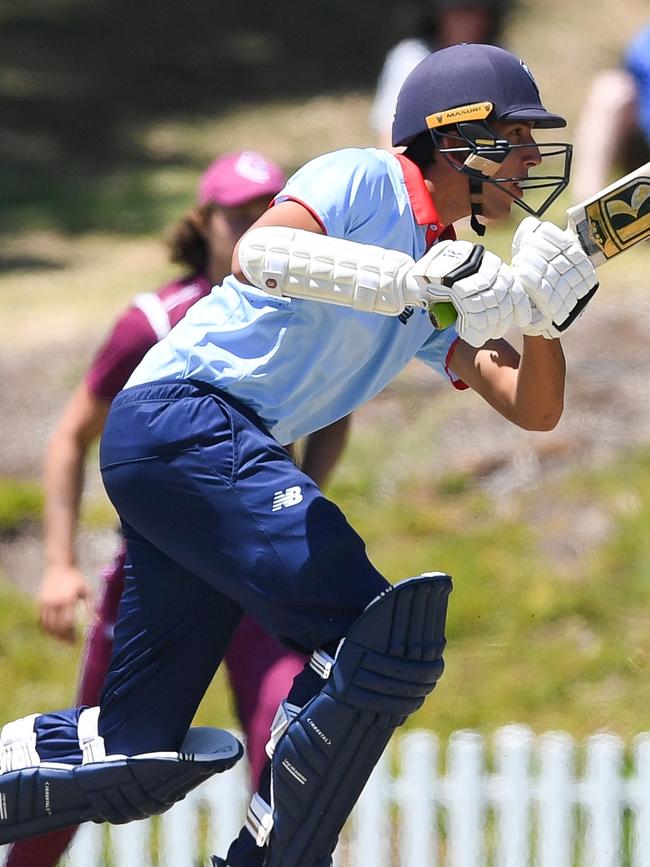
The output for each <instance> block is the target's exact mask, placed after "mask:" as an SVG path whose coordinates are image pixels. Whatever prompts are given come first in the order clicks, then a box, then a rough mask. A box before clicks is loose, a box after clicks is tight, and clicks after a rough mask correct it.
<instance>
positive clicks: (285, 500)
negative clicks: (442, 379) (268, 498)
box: [271, 485, 302, 512]
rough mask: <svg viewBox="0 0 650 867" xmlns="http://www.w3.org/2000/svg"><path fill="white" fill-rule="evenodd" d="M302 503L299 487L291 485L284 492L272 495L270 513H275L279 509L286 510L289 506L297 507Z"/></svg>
mask: <svg viewBox="0 0 650 867" xmlns="http://www.w3.org/2000/svg"><path fill="white" fill-rule="evenodd" d="M298 503H302V489H301V487H300V485H293V487H291V488H287V489H286V491H276V492H275V494H273V506H272V508H271V511H272V512H277V511H279V510H280V509H288V508H289V506H297V505H298Z"/></svg>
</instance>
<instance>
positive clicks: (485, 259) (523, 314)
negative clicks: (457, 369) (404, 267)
mask: <svg viewBox="0 0 650 867" xmlns="http://www.w3.org/2000/svg"><path fill="white" fill-rule="evenodd" d="M410 276H411V277H412V278H413V279H414V281H415V282H416V283H417V285H418V286H419V288H420V297H421V298H422V299H423V300H426V299H428V300H429V301H430V302H431V301H437V300H442V299H444V300H449V301H451V302H452V304H453V305H454V307H455V308H456V310H457V311H458V319H457V321H456V329H457V331H458V334H459V335H460V337H462V338H463V340H465V341H466V342H467V343H470V344H471V345H472V346H477V347H478V346H482V345H483V344H484V343H486V342H487V341H488V340H493V339H496V338H499V337H503V335H504V334H505V333H506V331H507V330H508V328H509V327H510V326H511V325H512V324H513V322H515V319H516V320H517V321H518V322H521V323H522V325H523V324H526V323H528V322H530V317H531V306H530V302H529V300H528V298H527V296H526V295H525V293H524V292H523V290H522V289H521V288H520V287H519V286H518V284H517V281H516V280H515V278H514V275H513V273H512V270H511V269H510V267H509V266H508V265H505V264H504V263H503V262H502V261H501V259H499V257H498V256H495V255H494V253H490V252H488V251H486V250H485V249H484V248H483V247H482V246H481V245H480V244H473V243H472V242H471V241H443V242H441V243H440V244H436V245H435V246H434V247H432V248H431V250H430V251H429V252H428V253H427V254H426V256H423V257H422V259H420V260H419V261H417V262H416V263H415V265H414V266H413V268H412V269H411V271H410Z"/></svg>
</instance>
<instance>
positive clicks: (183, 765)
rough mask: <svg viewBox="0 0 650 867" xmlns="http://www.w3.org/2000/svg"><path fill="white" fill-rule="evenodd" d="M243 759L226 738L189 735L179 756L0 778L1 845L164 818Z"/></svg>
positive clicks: (56, 767) (202, 732)
mask: <svg viewBox="0 0 650 867" xmlns="http://www.w3.org/2000/svg"><path fill="white" fill-rule="evenodd" d="M242 755H243V748H242V745H241V744H240V743H239V741H238V740H237V739H236V738H234V737H233V736H232V735H231V734H230V733H229V732H225V731H222V730H220V729H213V728H192V729H190V730H189V732H188V733H187V735H186V737H185V740H184V741H183V743H182V745H181V748H180V750H179V752H157V753H144V754H142V755H137V756H108V757H106V759H105V760H104V761H98V762H89V763H87V764H82V765H63V764H57V763H54V762H40V763H39V764H37V765H36V766H35V767H27V768H23V769H21V770H18V771H8V772H6V773H3V774H0V843H11V842H13V841H14V840H21V839H23V838H24V837H31V836H34V835H36V834H45V833H47V832H49V831H55V830H57V829H59V828H65V827H67V826H68V825H76V824H78V823H81V822H87V821H93V822H112V823H114V824H122V823H124V822H130V821H132V820H134V819H144V818H146V817H147V816H152V815H155V814H158V813H164V812H165V810H167V809H169V807H171V806H172V805H173V804H175V803H176V801H180V800H181V799H182V798H184V797H185V795H186V794H187V793H188V792H189V791H191V790H192V789H194V788H195V787H196V786H198V785H199V783H201V782H203V780H206V779H208V777H211V776H212V775H213V774H218V773H221V772H222V771H227V770H228V769H229V768H232V767H233V765H235V764H236V763H237V762H238V761H239V759H240V758H241V757H242Z"/></svg>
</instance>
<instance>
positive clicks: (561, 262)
mask: <svg viewBox="0 0 650 867" xmlns="http://www.w3.org/2000/svg"><path fill="white" fill-rule="evenodd" d="M512 253H513V257H512V268H513V270H514V272H515V274H516V276H517V279H518V281H519V283H520V284H521V286H522V288H523V289H524V291H525V292H526V294H527V295H528V296H529V298H530V300H531V302H532V305H533V311H532V317H531V322H530V324H529V325H528V326H525V327H523V328H522V329H521V330H522V332H523V333H524V334H530V335H541V336H542V337H546V338H547V339H549V340H551V339H553V338H556V337H560V335H561V334H562V332H564V331H566V329H567V328H568V327H569V326H570V325H571V324H572V323H573V322H575V320H576V319H577V318H578V317H579V316H580V314H581V313H582V312H583V310H584V309H585V307H586V306H587V304H588V303H589V301H591V299H592V298H593V296H594V295H595V293H596V290H597V289H598V278H597V276H596V271H595V269H594V266H593V265H592V263H591V261H590V260H589V258H588V256H587V254H586V253H585V252H584V250H583V249H582V247H581V246H580V244H579V242H578V240H577V238H576V237H575V236H574V235H573V234H572V233H571V232H566V231H563V230H562V229H560V228H558V227H557V226H556V225H555V224H553V223H548V222H544V223H541V222H540V221H539V220H537V219H536V218H535V217H526V219H525V220H523V221H522V222H521V223H520V225H519V227H518V229H517V231H516V233H515V236H514V238H513V240H512Z"/></svg>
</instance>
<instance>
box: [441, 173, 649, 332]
mask: <svg viewBox="0 0 650 867" xmlns="http://www.w3.org/2000/svg"><path fill="white" fill-rule="evenodd" d="M566 214H567V229H568V230H569V231H571V232H573V234H574V235H575V236H576V237H577V239H578V241H579V242H580V246H581V247H582V249H583V250H584V251H585V253H586V254H587V256H589V258H590V259H591V261H592V263H593V264H594V267H596V268H598V267H599V266H600V265H603V264H604V263H605V262H607V261H609V259H613V258H614V256H618V254H619V253H623V252H624V251H625V250H629V249H630V247H634V245H635V244H638V243H639V241H645V240H646V239H647V238H650V162H648V163H646V164H645V165H643V166H640V167H639V168H638V169H635V170H634V171H633V172H630V174H629V175H625V177H624V178H620V179H619V180H618V181H614V183H613V184H610V185H609V186H608V187H605V189H604V190H601V191H600V192H599V193H596V194H595V195H593V196H591V197H590V198H589V199H585V200H584V202H580V203H579V204H577V205H573V207H571V208H569V209H568V210H567V212H566ZM430 312H431V313H432V315H433V316H434V317H435V319H436V321H437V322H438V324H439V326H440V327H441V328H444V327H446V326H447V325H451V324H452V323H453V322H455V320H456V310H455V308H454V306H453V304H451V302H449V301H441V302H438V303H436V304H434V305H432V307H431V309H430Z"/></svg>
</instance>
